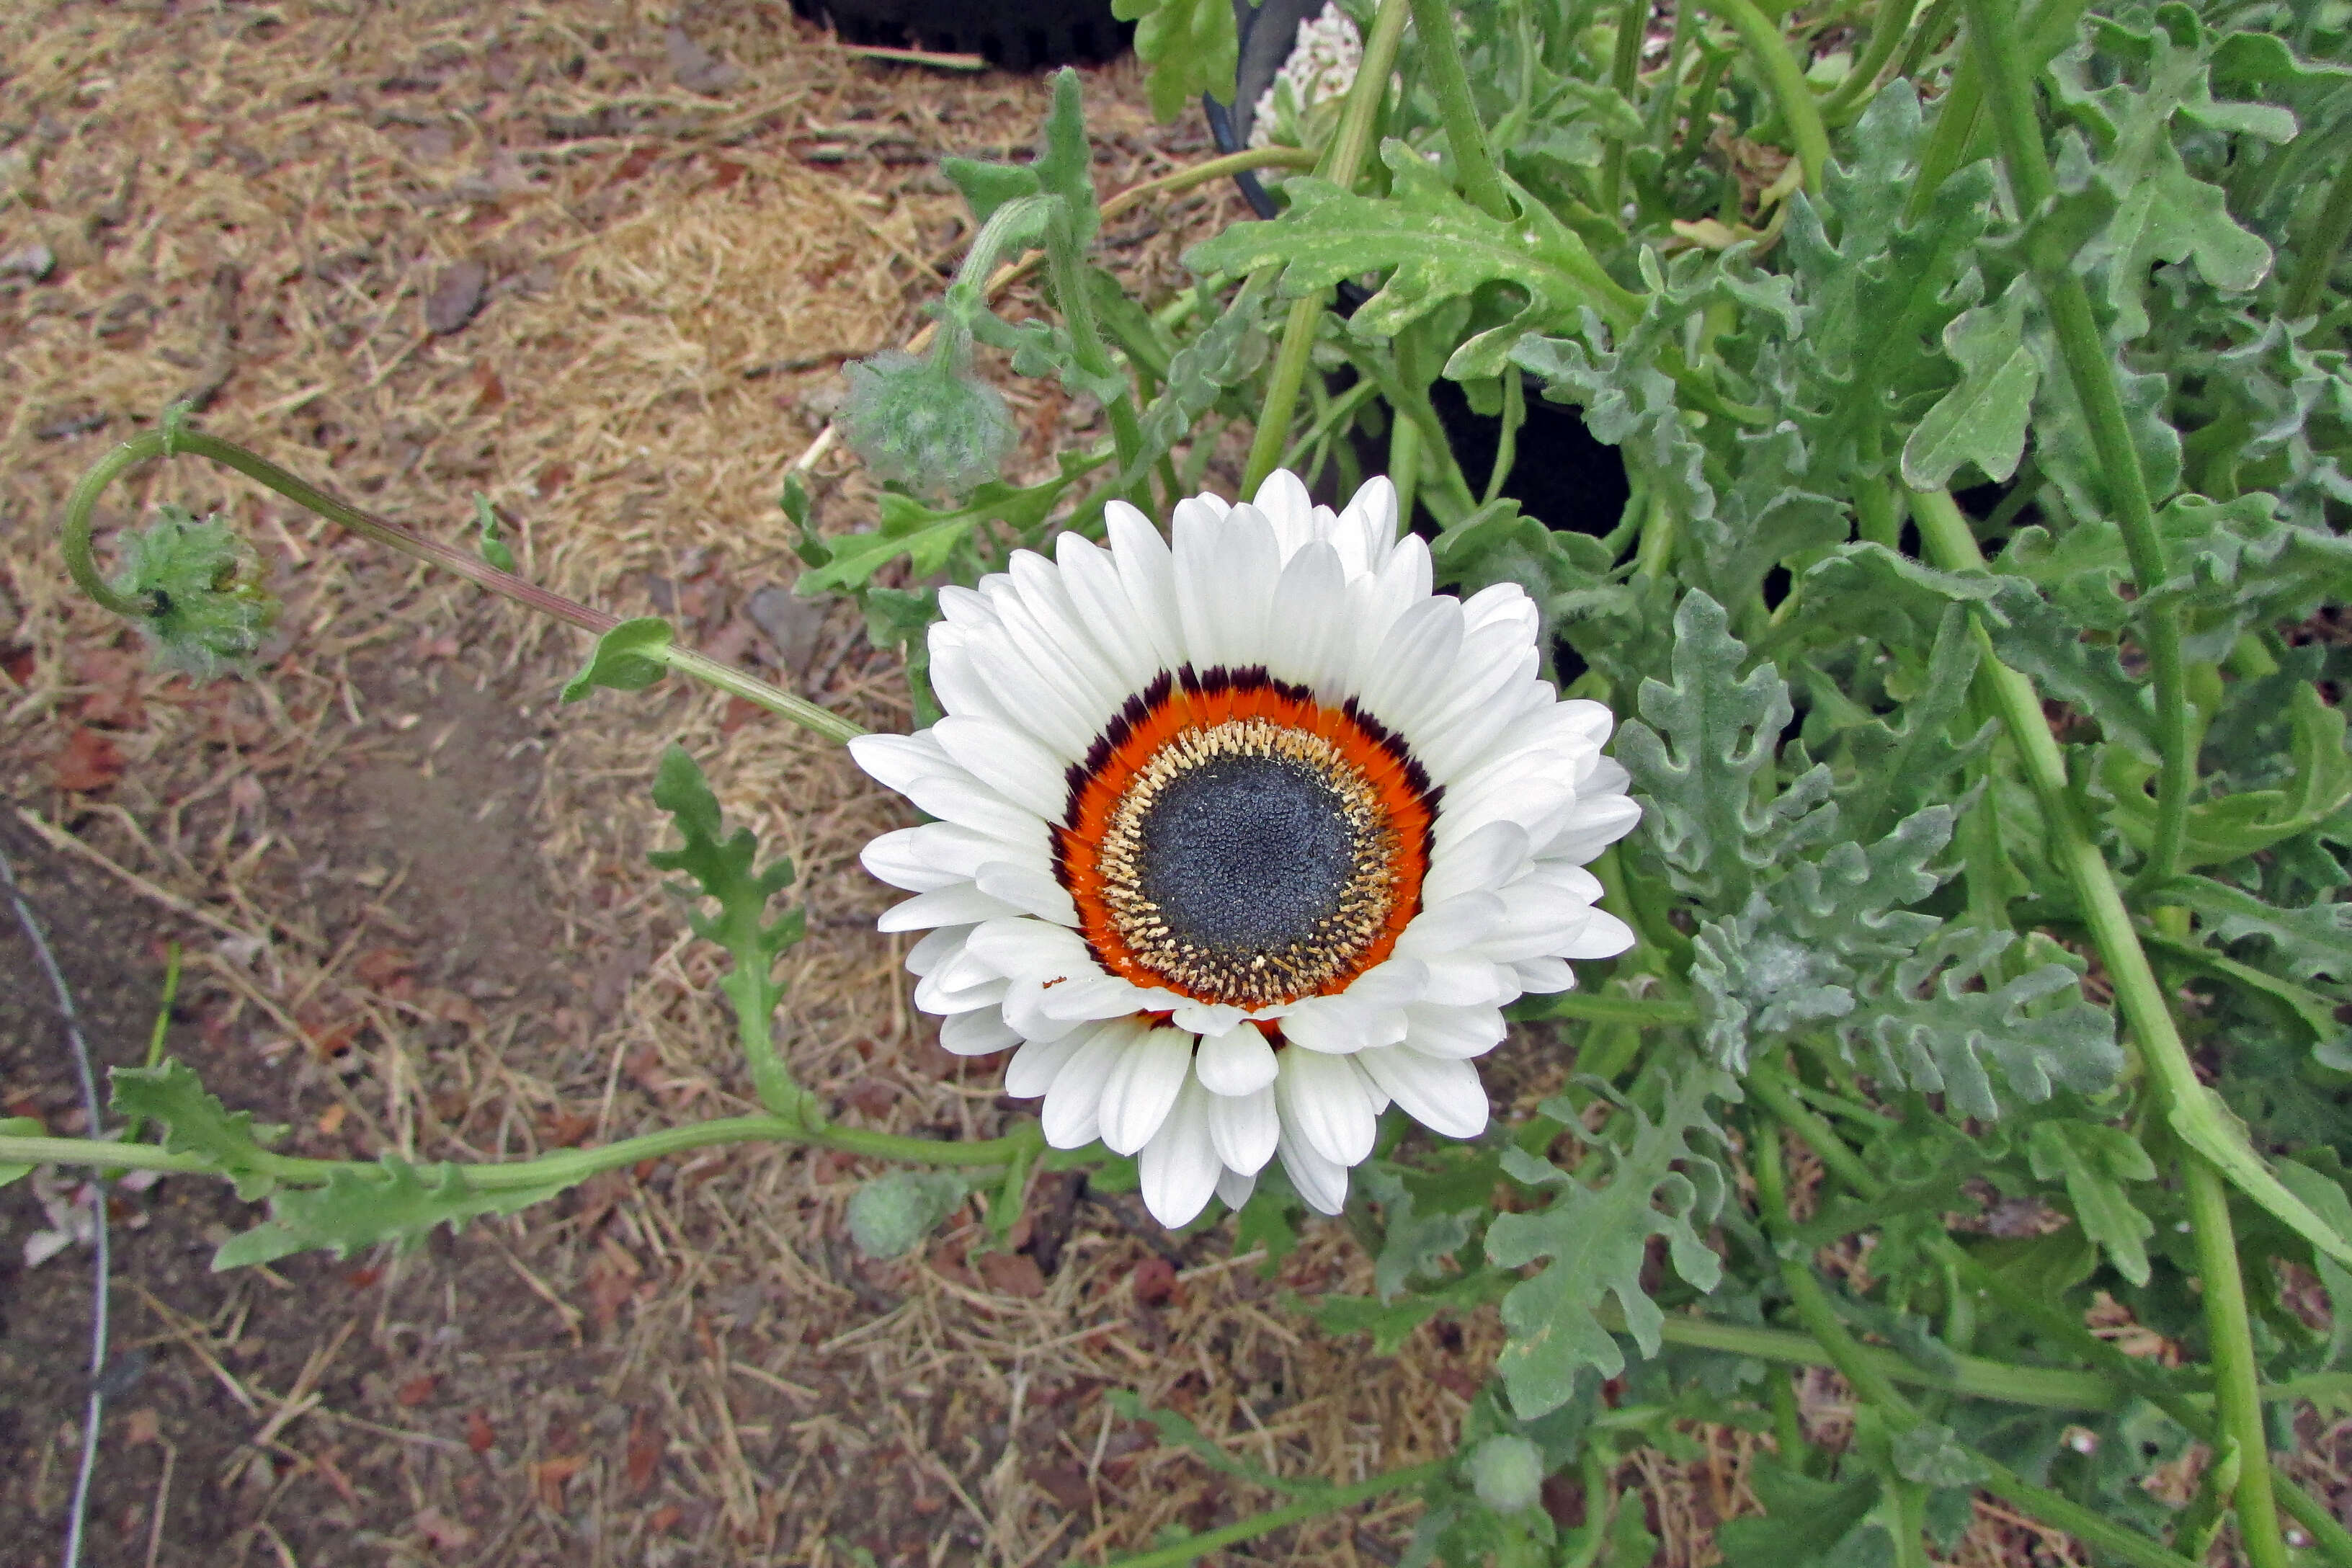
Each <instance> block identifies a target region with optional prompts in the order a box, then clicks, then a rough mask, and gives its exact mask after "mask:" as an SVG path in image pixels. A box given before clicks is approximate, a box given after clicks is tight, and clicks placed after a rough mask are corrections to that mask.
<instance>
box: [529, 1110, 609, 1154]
mask: <svg viewBox="0 0 2352 1568" xmlns="http://www.w3.org/2000/svg"><path fill="white" fill-rule="evenodd" d="M593 1131H596V1119H595V1118H594V1117H593V1116H591V1115H589V1114H587V1113H586V1112H585V1111H580V1110H563V1111H550V1112H548V1113H547V1114H546V1115H544V1116H541V1118H540V1119H539V1137H540V1142H542V1143H544V1144H546V1145H547V1146H548V1147H549V1148H551V1149H570V1148H573V1147H575V1146H577V1145H578V1143H579V1142H580V1140H582V1139H583V1138H585V1137H587V1136H588V1134H590V1133H591V1132H593Z"/></svg>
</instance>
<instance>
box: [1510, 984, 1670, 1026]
mask: <svg viewBox="0 0 2352 1568" xmlns="http://www.w3.org/2000/svg"><path fill="white" fill-rule="evenodd" d="M1511 1016H1513V1017H1514V1018H1519V1019H1523V1020H1533V1019H1537V1018H1580V1019H1582V1020H1583V1021H1585V1022H1586V1023H1589V1024H1631V1025H1633V1026H1635V1027H1636V1028H1643V1029H1670V1028H1688V1027H1689V1026H1691V1025H1693V1024H1696V1023H1697V1022H1698V1009H1697V1008H1696V1006H1694V1005H1691V1004H1690V1003H1688V1002H1674V1001H1668V1000H1665V999H1664V998H1651V997H1643V996H1596V995H1592V994H1590V993H1587V992H1581V991H1561V992H1558V993H1556V994H1552V995H1549V996H1535V997H1530V998H1528V1000H1527V1001H1526V1002H1523V1003H1521V1004H1519V1005H1517V1006H1515V1007H1513V1008H1512V1009H1511Z"/></svg>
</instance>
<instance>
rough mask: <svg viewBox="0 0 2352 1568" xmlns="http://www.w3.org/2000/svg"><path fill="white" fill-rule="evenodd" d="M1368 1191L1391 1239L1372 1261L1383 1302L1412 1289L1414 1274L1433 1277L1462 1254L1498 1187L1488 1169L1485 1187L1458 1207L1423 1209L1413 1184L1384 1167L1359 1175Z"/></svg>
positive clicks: (1374, 1286)
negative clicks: (1416, 1197) (1445, 1262)
mask: <svg viewBox="0 0 2352 1568" xmlns="http://www.w3.org/2000/svg"><path fill="white" fill-rule="evenodd" d="M1360 1180H1361V1182H1362V1183H1363V1187H1364V1194H1365V1195H1366V1196H1367V1197H1370V1199H1371V1200H1372V1201H1373V1202H1375V1203H1377V1204H1379V1205H1381V1219H1382V1220H1383V1222H1384V1223H1385V1225H1386V1228H1387V1231H1388V1240H1387V1242H1386V1244H1385V1245H1383V1246H1382V1247H1381V1255H1380V1257H1379V1258H1377V1259H1375V1260H1374V1262H1373V1264H1372V1289H1373V1290H1374V1291H1376V1292H1377V1293H1378V1294H1379V1296H1380V1299H1381V1300H1382V1301H1383V1302H1388V1301H1393V1300H1396V1299H1397V1297H1399V1296H1400V1295H1402V1294H1403V1293H1404V1292H1405V1291H1406V1290H1407V1289H1411V1288H1412V1281H1413V1280H1414V1279H1416V1278H1420V1277H1426V1278H1428V1279H1436V1278H1438V1277H1439V1274H1440V1272H1441V1269H1440V1265H1441V1263H1442V1262H1443V1260H1444V1259H1445V1258H1449V1257H1452V1256H1454V1254H1456V1253H1458V1252H1460V1251H1461V1250H1462V1249H1463V1248H1464V1247H1465V1246H1466V1245H1467V1244H1468V1242H1469V1240H1470V1237H1472V1235H1473V1234H1475V1228H1476V1224H1477V1222H1478V1221H1480V1220H1483V1219H1484V1218H1485V1211H1486V1207H1487V1205H1488V1203H1489V1201H1490V1199H1491V1196H1492V1194H1493V1191H1494V1183H1495V1176H1494V1174H1493V1173H1492V1171H1491V1170H1490V1171H1489V1173H1488V1174H1487V1176H1486V1188H1485V1190H1484V1191H1481V1192H1478V1193H1476V1194H1475V1195H1474V1197H1473V1199H1472V1202H1471V1203H1470V1204H1469V1205H1465V1207H1462V1208H1458V1209H1443V1208H1441V1209H1437V1210H1434V1211H1433V1212H1430V1213H1423V1212H1420V1206H1419V1205H1418V1203H1417V1202H1416V1200H1415V1198H1414V1195H1413V1192H1412V1187H1410V1186H1409V1185H1407V1184H1406V1183H1405V1181H1404V1179H1403V1177H1402V1176H1401V1175H1399V1174H1398V1173H1397V1172H1395V1171H1394V1170H1392V1169H1390V1168H1389V1167H1387V1166H1385V1165H1379V1164H1375V1165H1370V1166H1368V1167H1366V1168H1365V1170H1364V1173H1363V1174H1362V1176H1361V1177H1360Z"/></svg>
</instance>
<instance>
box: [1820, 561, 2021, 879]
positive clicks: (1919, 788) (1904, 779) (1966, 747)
mask: <svg viewBox="0 0 2352 1568" xmlns="http://www.w3.org/2000/svg"><path fill="white" fill-rule="evenodd" d="M1977 658H1978V655H1977V642H1976V638H1974V637H1971V636H1969V626H1968V617H1967V616H1966V615H1965V614H1964V613H1963V612H1962V611H1961V609H1960V607H1959V606H1958V605H1945V606H1944V615H1943V617H1942V619H1941V620H1939V621H1938V622H1937V626H1936V639H1935V642H1934V643H1933V644H1932V645H1931V646H1930V647H1929V648H1928V652H1927V669H1926V670H1925V671H1924V672H1923V673H1922V675H1921V677H1920V679H1919V681H1918V686H1917V695H1916V696H1914V697H1913V698H1912V699H1911V700H1909V701H1907V702H1906V703H1905V704H1904V705H1903V708H1902V711H1901V715H1900V716H1901V719H1902V726H1901V728H1899V729H1897V728H1895V727H1894V726H1891V725H1889V724H1886V723H1885V722H1884V721H1875V720H1874V721H1872V722H1871V723H1870V724H1869V725H1867V726H1866V727H1864V728H1861V729H1858V730H1856V731H1849V732H1848V734H1847V736H1846V745H1847V750H1848V752H1849V753H1850V754H1851V755H1852V756H1853V761H1854V771H1853V784H1851V786H1850V787H1849V788H1848V790H1847V792H1846V793H1845V795H1843V797H1842V798H1841V800H1840V801H1839V803H1838V805H1839V810H1840V812H1841V813H1842V814H1843V816H1844V818H1845V820H1846V821H1848V822H1851V823H1852V824H1853V836H1854V837H1855V839H1856V840H1858V841H1859V840H1863V839H1870V838H1875V837H1879V836H1880V835H1882V834H1885V832H1887V831H1888V830H1889V829H1891V828H1892V827H1893V826H1895V823H1896V822H1897V821H1898V820H1900V819H1901V818H1903V817H1906V816H1910V815H1912V814H1913V813H1915V812H1916V811H1918V810H1920V809H1921V808H1922V807H1924V806H1926V805H1927V804H1928V803H1929V802H1930V801H1931V800H1933V799H1934V798H1935V797H1936V796H1937V795H1944V794H1946V793H1947V786H1948V784H1949V782H1950V780H1951V778H1952V775H1953V774H1955V773H1958V772H1959V771H1960V770H1961V769H1963V768H1966V767H1969V766H1970V765H1971V764H1973V763H1975V762H1976V760H1977V759H1978V758H1979V757H1981V756H1983V755H1984V754H1985V753H1986V752H1988V751H1990V749H1991V747H1992V742H1993V738H1994V736H1995V735H1996V734H1998V733H1999V730H2000V724H1999V721H1997V720H1992V719H1988V720H1986V721H1984V723H1983V724H1982V725H1981V726H1979V728H1978V730H1977V731H1976V733H1975V734H1973V735H1972V736H1970V737H1969V739H1968V740H1967V741H1966V742H1961V743H1960V744H1958V745H1955V744H1954V743H1953V742H1952V738H1951V737H1952V731H1953V729H1954V726H1955V724H1956V723H1957V722H1958V720H1959V719H1960V718H1961V717H1962V716H1963V715H1964V714H1965V713H1966V711H1967V710H1968V702H1969V682H1970V681H1971V680H1972V679H1975V676H1976V669H1977Z"/></svg>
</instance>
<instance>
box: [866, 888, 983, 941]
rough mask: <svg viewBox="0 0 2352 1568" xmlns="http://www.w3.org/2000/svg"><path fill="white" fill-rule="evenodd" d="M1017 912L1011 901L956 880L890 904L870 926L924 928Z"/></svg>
mask: <svg viewBox="0 0 2352 1568" xmlns="http://www.w3.org/2000/svg"><path fill="white" fill-rule="evenodd" d="M1018 912H1019V911H1018V910H1014V909H1013V906H1012V905H1011V904H1006V903H1000V902H998V901H997V900H994V899H992V898H990V897H989V896H988V895H987V894H986V893H983V892H982V891H981V890H980V889H978V888H976V887H974V886H972V885H971V883H970V882H958V883H957V884H955V885H954V886H953V887H950V888H940V889H934V890H932V891H930V892H928V893H918V894H916V895H915V896H914V897H913V898H911V899H908V900H907V901H906V902H904V903H899V904H892V905H891V906H890V907H889V908H888V909H887V910H883V911H882V918H881V919H880V920H877V921H875V922H874V929H875V930H877V931H928V930H929V929H930V928H931V927H933V926H952V925H971V924H973V923H975V922H977V921H987V920H994V919H995V918H996V917H997V916H999V915H1009V914H1016V913H1018Z"/></svg>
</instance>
